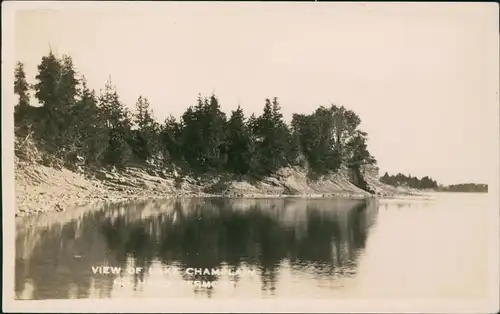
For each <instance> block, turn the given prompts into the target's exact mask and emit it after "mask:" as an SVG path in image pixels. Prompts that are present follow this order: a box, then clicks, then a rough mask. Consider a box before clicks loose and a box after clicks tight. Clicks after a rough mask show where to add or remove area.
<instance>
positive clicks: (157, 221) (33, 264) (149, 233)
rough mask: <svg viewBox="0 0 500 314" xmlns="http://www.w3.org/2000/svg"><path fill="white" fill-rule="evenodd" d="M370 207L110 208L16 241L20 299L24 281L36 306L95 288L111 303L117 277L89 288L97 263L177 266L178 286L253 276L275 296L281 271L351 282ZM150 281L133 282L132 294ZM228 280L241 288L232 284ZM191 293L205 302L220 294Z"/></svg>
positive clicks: (214, 202)
mask: <svg viewBox="0 0 500 314" xmlns="http://www.w3.org/2000/svg"><path fill="white" fill-rule="evenodd" d="M371 202H372V201H353V200H351V201H348V200H328V199H320V200H305V199H272V200H256V199H253V200H231V199H220V198H214V199H190V200H163V201H148V202H141V203H134V204H115V205H108V206H107V207H106V208H103V209H102V210H100V211H94V212H92V213H88V214H85V215H82V216H81V217H79V218H78V219H76V221H75V220H72V221H69V222H67V223H64V222H63V223H59V224H53V225H49V226H44V227H43V228H42V227H40V228H38V229H37V228H36V227H35V229H37V230H36V231H34V232H31V233H27V232H21V233H19V234H20V235H19V236H18V239H17V244H16V247H17V252H16V292H18V294H21V292H22V290H23V287H24V283H25V282H26V281H27V280H29V281H30V282H31V283H32V286H33V289H32V290H33V292H32V296H31V298H33V299H46V298H69V297H70V296H69V292H68V291H70V289H69V288H70V287H73V288H72V289H71V291H73V292H72V294H73V295H76V297H78V298H88V297H93V296H90V295H89V294H88V291H89V289H90V287H91V286H93V289H94V290H95V289H97V290H99V289H100V292H99V293H98V295H97V297H109V296H110V292H111V289H112V281H113V280H114V277H116V276H114V277H113V276H108V277H102V279H100V280H95V276H93V274H92V271H91V265H102V264H103V261H107V263H108V264H109V265H113V266H121V267H122V268H126V267H128V266H130V262H132V263H133V266H134V267H142V268H143V269H148V268H149V267H151V266H152V265H153V263H158V262H160V263H161V264H163V265H165V266H172V265H176V266H177V267H178V268H179V270H180V273H181V274H182V278H183V279H184V280H200V281H212V282H213V281H217V280H219V277H220V276H218V275H194V276H190V275H188V274H186V273H185V270H186V269H187V268H201V269H205V268H207V269H212V268H213V269H221V268H224V267H228V268H230V269H233V270H236V269H242V268H252V269H254V270H256V271H257V273H258V274H259V275H260V281H261V289H262V290H263V291H267V292H269V294H271V295H272V294H273V291H274V290H275V288H276V283H277V280H278V275H279V271H280V268H281V267H282V265H283V263H287V264H288V265H289V266H290V267H291V269H292V272H295V273H300V272H308V273H311V274H312V275H313V276H315V277H316V278H325V277H333V276H334V275H344V276H347V275H349V274H353V273H354V272H355V270H356V266H357V265H356V261H357V256H358V255H359V253H360V252H361V251H362V250H363V248H364V246H365V241H366V238H367V232H368V228H369V227H370V226H371V225H372V224H373V222H374V219H375V215H376V211H377V209H376V204H372V203H371ZM27 243H30V244H29V245H28V246H27ZM75 252H79V253H78V254H81V258H75V257H74V256H75ZM147 277H148V273H147V272H143V273H140V274H138V275H135V277H134V284H135V285H136V287H137V286H138V285H139V283H140V282H144V281H145V282H146V284H147V280H148V278H147ZM104 278H107V279H104ZM232 280H234V282H235V283H236V284H238V276H234V277H233V278H232ZM75 285H76V287H77V289H76V292H75V288H74V287H75ZM99 287H100V288H99ZM193 289H194V290H195V292H201V291H205V292H206V293H207V295H208V296H209V297H210V293H211V292H210V290H211V289H217V287H215V288H214V287H208V288H202V289H199V288H198V289H197V288H195V287H193Z"/></svg>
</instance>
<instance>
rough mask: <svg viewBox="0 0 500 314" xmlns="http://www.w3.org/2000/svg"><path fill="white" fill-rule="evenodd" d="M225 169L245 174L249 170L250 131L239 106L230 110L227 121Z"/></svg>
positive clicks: (251, 150) (250, 160)
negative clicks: (226, 158)
mask: <svg viewBox="0 0 500 314" xmlns="http://www.w3.org/2000/svg"><path fill="white" fill-rule="evenodd" d="M226 129H227V156H228V160H227V169H228V170H229V171H231V172H233V173H236V174H240V175H243V174H247V173H249V172H250V170H251V168H250V167H251V162H252V155H253V149H254V148H253V145H252V144H253V143H252V137H251V131H250V130H249V129H248V126H247V125H246V123H245V115H244V113H243V110H242V109H241V107H240V106H238V108H237V109H236V110H235V111H233V112H232V114H231V117H230V119H229V121H228V123H227V127H226Z"/></svg>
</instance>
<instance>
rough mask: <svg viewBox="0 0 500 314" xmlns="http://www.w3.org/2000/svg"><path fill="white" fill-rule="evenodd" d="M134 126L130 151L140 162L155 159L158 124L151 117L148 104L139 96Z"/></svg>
mask: <svg viewBox="0 0 500 314" xmlns="http://www.w3.org/2000/svg"><path fill="white" fill-rule="evenodd" d="M134 122H135V125H136V127H137V129H136V130H134V132H133V137H134V145H133V147H132V150H133V152H134V154H135V155H136V156H137V157H138V159H139V160H140V161H142V162H145V161H148V160H150V159H151V158H153V157H156V156H157V155H158V153H159V151H160V148H159V132H160V127H159V124H158V123H157V122H156V120H155V119H154V117H153V113H152V111H151V109H150V104H149V101H148V99H147V98H143V97H142V96H139V98H138V99H137V102H136V114H135V121H134Z"/></svg>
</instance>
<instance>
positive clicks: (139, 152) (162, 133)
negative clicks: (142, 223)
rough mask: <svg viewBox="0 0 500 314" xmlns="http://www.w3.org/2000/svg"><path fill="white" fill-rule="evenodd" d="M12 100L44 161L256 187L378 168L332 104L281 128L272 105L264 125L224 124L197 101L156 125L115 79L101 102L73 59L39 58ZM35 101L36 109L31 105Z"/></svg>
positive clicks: (229, 118) (235, 116) (273, 101)
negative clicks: (230, 179)
mask: <svg viewBox="0 0 500 314" xmlns="http://www.w3.org/2000/svg"><path fill="white" fill-rule="evenodd" d="M14 92H15V93H16V94H17V96H18V98H19V100H18V103H17V104H16V106H15V126H16V132H17V134H18V135H21V134H26V133H27V132H29V133H32V134H33V138H34V139H35V140H36V143H37V144H38V145H39V146H41V147H43V149H44V150H45V151H47V152H49V153H51V154H53V155H54V156H56V157H57V158H59V159H60V160H64V161H67V162H69V163H74V162H75V161H77V160H82V162H84V163H85V164H86V165H88V166H99V167H105V166H115V167H125V166H127V165H129V164H131V163H133V164H150V165H155V166H158V167H172V166H176V167H177V168H179V169H182V170H184V171H187V172H190V173H195V174H197V175H200V174H221V173H227V174H234V175H240V176H244V175H248V176H252V177H257V178H259V177H262V176H266V175H270V174H273V173H275V172H276V171H277V170H279V169H280V168H283V167H287V166H301V167H304V168H307V169H309V170H310V173H311V174H316V175H322V174H326V173H330V172H336V171H338V170H339V168H340V167H341V166H342V165H345V166H347V167H349V168H350V169H352V170H354V173H357V174H359V173H360V167H361V166H362V165H363V164H375V163H376V160H375V158H374V157H373V156H372V155H371V154H370V152H369V151H368V149H367V143H366V142H367V133H365V132H363V131H361V130H360V129H359V125H360V123H361V119H360V117H359V116H358V115H357V114H356V113H354V112H353V111H351V110H348V109H346V108H345V107H343V106H337V105H333V104H332V105H329V106H321V107H319V108H318V109H317V110H315V111H314V112H312V113H311V114H294V115H293V119H292V121H291V123H290V124H287V123H286V122H285V121H284V118H283V115H282V113H281V108H282V107H281V104H280V102H279V100H278V98H276V97H274V98H270V99H265V101H264V104H263V105H264V106H263V110H262V113H261V114H260V115H258V116H257V115H256V114H252V115H251V116H250V117H248V118H247V117H245V115H244V113H243V110H242V109H241V108H240V107H238V108H237V109H236V110H234V111H232V112H231V114H230V115H226V113H224V112H222V111H221V107H220V103H219V99H218V98H217V96H216V95H215V94H212V95H210V96H209V97H203V96H202V95H199V96H198V98H197V100H196V102H195V103H194V104H193V105H192V106H190V107H189V108H187V110H186V111H185V112H184V113H183V114H182V115H181V117H180V118H178V119H177V118H175V117H173V116H169V117H168V118H167V119H165V120H164V121H163V122H162V123H161V122H158V120H157V119H156V118H155V116H154V114H153V111H152V109H151V104H150V102H149V100H148V99H147V97H145V96H139V97H138V99H137V101H136V104H135V108H134V109H133V110H131V109H129V108H128V107H127V106H126V105H125V104H124V103H123V101H122V100H121V98H120V96H119V95H118V93H117V91H116V87H115V86H114V85H113V83H112V81H111V78H109V79H108V81H107V82H106V84H105V86H104V88H103V89H102V90H100V91H99V93H97V92H96V91H95V90H92V89H90V88H89V87H88V86H87V82H86V80H85V77H84V76H81V77H80V76H79V75H78V74H77V71H76V68H75V66H74V64H73V60H72V58H71V57H70V56H67V55H63V56H62V57H61V58H58V57H57V56H55V55H54V54H53V53H52V52H50V53H49V54H48V55H47V56H44V57H42V60H41V62H40V64H39V65H38V73H37V75H36V77H35V83H34V84H30V83H28V81H27V78H26V74H25V71H24V65H23V64H22V63H21V62H18V63H17V66H16V69H15V83H14ZM32 95H34V97H35V98H36V99H37V100H38V102H39V103H40V106H31V105H30V97H31V96H32ZM358 177H360V178H361V179H360V180H358V181H359V182H358V183H359V184H361V185H362V186H365V185H366V182H364V180H363V178H362V176H358Z"/></svg>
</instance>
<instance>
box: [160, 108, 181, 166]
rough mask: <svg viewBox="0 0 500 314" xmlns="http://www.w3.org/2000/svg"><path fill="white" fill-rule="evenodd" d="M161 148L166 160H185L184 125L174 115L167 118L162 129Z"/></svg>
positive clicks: (178, 161) (176, 161)
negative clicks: (183, 144)
mask: <svg viewBox="0 0 500 314" xmlns="http://www.w3.org/2000/svg"><path fill="white" fill-rule="evenodd" d="M160 139H161V149H162V155H163V158H164V162H165V163H167V164H173V163H180V162H181V161H182V160H183V158H184V157H183V150H182V149H183V146H182V126H181V124H180V123H178V122H177V121H176V119H175V118H174V117H173V116H169V117H168V118H167V119H165V122H164V124H163V125H162V127H161V131H160Z"/></svg>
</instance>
